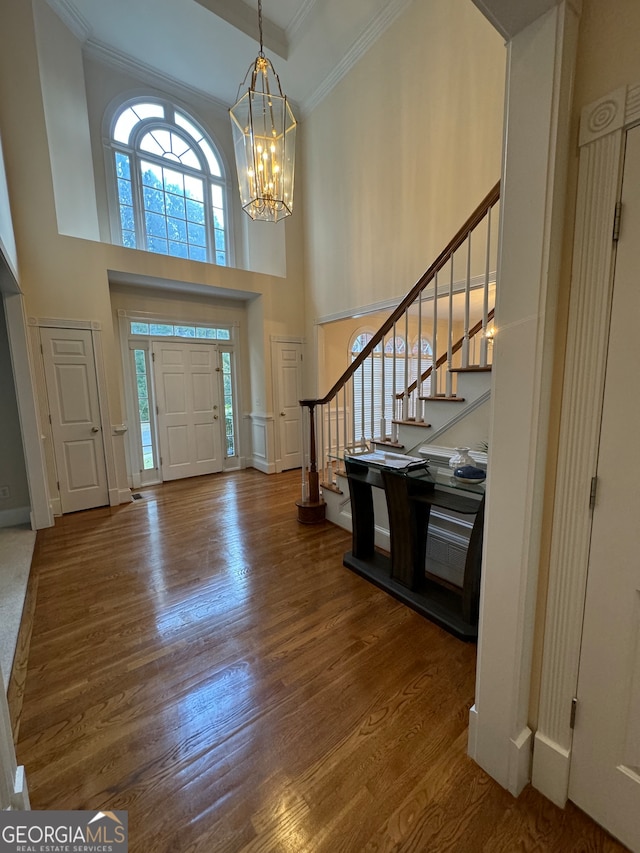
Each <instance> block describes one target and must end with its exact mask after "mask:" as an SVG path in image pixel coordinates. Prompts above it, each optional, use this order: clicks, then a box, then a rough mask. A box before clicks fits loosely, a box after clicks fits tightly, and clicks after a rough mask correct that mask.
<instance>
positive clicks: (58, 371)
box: [40, 329, 109, 513]
mask: <svg viewBox="0 0 640 853" xmlns="http://www.w3.org/2000/svg"><path fill="white" fill-rule="evenodd" d="M40 341H41V343H42V356H43V361H44V373H45V378H46V383H47V398H48V401H49V413H50V416H51V430H52V435H53V450H54V455H55V460H56V469H57V474H58V489H59V492H60V505H61V510H62V512H63V513H65V512H75V511H77V510H81V509H91V508H92V507H96V506H104V505H105V504H108V503H109V492H108V489H107V472H106V464H105V456H104V444H103V437H102V427H101V422H100V406H99V401H98V383H97V380H96V367H95V358H94V351H93V340H92V337H91V332H90V331H89V330H88V329H79V330H76V329H41V330H40Z"/></svg>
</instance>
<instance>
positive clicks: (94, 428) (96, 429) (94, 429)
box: [91, 427, 100, 432]
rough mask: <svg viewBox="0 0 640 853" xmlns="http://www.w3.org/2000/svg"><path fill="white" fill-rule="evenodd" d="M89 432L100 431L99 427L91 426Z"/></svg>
mask: <svg viewBox="0 0 640 853" xmlns="http://www.w3.org/2000/svg"><path fill="white" fill-rule="evenodd" d="M91 432H100V428H99V427H91Z"/></svg>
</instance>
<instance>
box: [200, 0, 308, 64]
mask: <svg viewBox="0 0 640 853" xmlns="http://www.w3.org/2000/svg"><path fill="white" fill-rule="evenodd" d="M196 3H199V4H200V6H202V7H203V8H205V9H207V11H209V12H211V13H212V14H214V15H217V17H218V18H222V20H223V21H226V22H227V23H228V24H231V26H232V27H235V28H236V29H237V30H240V32H243V33H244V34H245V35H246V36H249V38H252V39H255V42H256V46H258V45H259V30H258V11H257V9H252V8H251V7H250V6H248V5H247V4H246V3H244V2H242V0H234V2H232V3H230V2H229V1H228V0H196ZM296 17H297V15H296ZM262 37H263V41H264V45H265V47H267V48H269V50H271V51H273V52H274V53H276V54H277V55H278V56H279V57H281V58H282V59H287V58H288V56H289V39H288V36H287V33H286V32H285V31H284V30H283V29H282V27H279V26H278V25H277V24H274V23H273V21H270V20H269V18H265V16H264V15H263V16H262Z"/></svg>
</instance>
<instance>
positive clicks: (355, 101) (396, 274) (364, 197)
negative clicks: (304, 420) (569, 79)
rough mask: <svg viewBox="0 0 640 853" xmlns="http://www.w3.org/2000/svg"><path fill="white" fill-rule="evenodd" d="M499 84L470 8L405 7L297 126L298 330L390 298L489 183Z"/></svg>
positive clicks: (491, 41) (492, 45)
mask: <svg viewBox="0 0 640 853" xmlns="http://www.w3.org/2000/svg"><path fill="white" fill-rule="evenodd" d="M504 75H505V48H504V45H503V42H502V39H501V38H500V36H499V35H498V34H497V33H496V32H495V30H494V29H493V28H492V27H491V25H490V24H489V23H487V21H486V20H485V19H484V18H483V17H482V15H481V14H480V13H479V12H478V10H477V9H476V8H475V7H474V6H473V5H472V3H470V2H468V0H433V2H429V3H413V4H411V5H410V6H409V7H408V8H407V10H406V11H405V12H404V13H403V14H402V15H401V16H400V17H399V18H398V20H396V22H395V23H394V24H393V25H392V26H391V27H390V28H389V29H388V30H387V31H386V32H385V33H384V34H383V35H382V36H381V37H380V39H379V40H378V41H377V42H376V44H375V45H374V46H373V48H371V49H370V51H369V52H368V53H367V54H366V55H365V56H364V57H363V58H362V59H361V60H360V61H359V63H358V64H357V65H356V66H355V68H354V69H353V70H352V71H351V73H350V74H349V75H348V76H347V77H346V78H345V79H343V80H342V82H341V83H340V84H339V85H338V86H337V87H336V88H335V89H334V90H333V91H332V92H331V93H330V94H329V95H328V97H327V98H326V99H325V100H324V101H323V102H322V103H321V104H320V105H319V106H318V107H317V108H316V109H315V110H314V111H313V112H312V113H311V115H310V116H309V117H308V118H307V120H306V121H305V125H304V137H303V139H304V145H303V152H304V155H305V163H306V167H305V168H304V184H305V192H306V198H307V205H306V207H305V224H306V247H307V256H306V270H307V293H308V303H307V321H308V323H312V322H313V320H314V319H318V318H322V317H327V316H329V315H331V314H339V313H342V312H351V311H355V310H356V309H357V308H358V307H360V306H368V305H373V304H375V303H376V302H380V301H383V300H386V299H389V298H390V297H397V298H398V299H399V298H401V297H402V296H403V295H404V294H405V293H406V292H407V291H408V290H409V288H410V287H411V286H412V285H413V283H414V282H415V281H417V279H418V278H419V276H420V275H421V274H422V273H423V272H424V270H425V269H426V267H427V266H428V265H429V263H430V262H431V261H432V260H434V258H435V257H436V255H437V253H438V252H439V251H440V250H441V249H442V248H443V247H444V246H445V245H446V243H447V241H448V240H449V239H450V238H451V237H452V236H453V234H454V233H455V232H456V230H457V229H458V227H459V226H460V225H461V224H462V222H464V220H465V219H466V217H467V216H468V215H469V214H470V213H471V211H472V210H473V208H474V207H475V206H476V205H477V204H478V203H479V202H480V201H481V200H482V198H483V197H484V196H485V195H486V193H487V192H488V191H489V190H490V189H491V187H492V186H493V185H494V184H495V182H496V181H497V180H498V178H499V176H500V163H501V153H502V136H501V134H502V118H503V96H504ZM308 330H309V336H310V337H311V327H310V326H308ZM309 377H310V375H309ZM309 381H310V382H311V381H312V380H311V378H309ZM310 390H311V389H310Z"/></svg>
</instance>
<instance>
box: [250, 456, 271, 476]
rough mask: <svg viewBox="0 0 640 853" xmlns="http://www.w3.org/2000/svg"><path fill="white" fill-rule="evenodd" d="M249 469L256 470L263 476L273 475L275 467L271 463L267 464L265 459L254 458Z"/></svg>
mask: <svg viewBox="0 0 640 853" xmlns="http://www.w3.org/2000/svg"><path fill="white" fill-rule="evenodd" d="M250 467H251V468H256V469H257V470H258V471H262V473H263V474H275V473H276V466H275V464H274V463H273V462H267V461H266V459H256V458H255V457H254V458H253V459H252V460H251V463H250Z"/></svg>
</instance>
